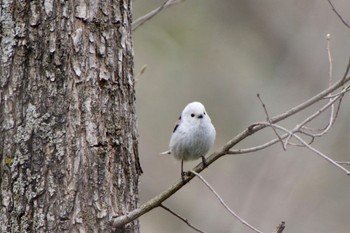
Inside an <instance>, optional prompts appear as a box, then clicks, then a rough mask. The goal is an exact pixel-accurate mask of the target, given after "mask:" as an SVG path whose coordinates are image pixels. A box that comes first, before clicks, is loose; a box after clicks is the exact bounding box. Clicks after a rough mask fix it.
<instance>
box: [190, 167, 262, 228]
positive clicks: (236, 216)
mask: <svg viewBox="0 0 350 233" xmlns="http://www.w3.org/2000/svg"><path fill="white" fill-rule="evenodd" d="M190 172H191V173H193V174H194V175H195V176H197V177H198V178H199V179H200V180H201V181H202V182H203V183H204V184H205V185H206V186H207V187H208V188H209V189H210V191H211V192H212V193H213V194H214V195H215V196H216V198H217V199H218V200H219V201H220V203H221V204H222V205H223V206H224V207H225V209H227V210H228V212H230V213H231V214H232V215H233V216H234V217H235V218H237V219H238V221H240V222H241V223H242V224H243V225H246V226H247V227H249V228H250V229H252V230H253V231H255V232H257V233H262V232H261V231H260V230H258V229H256V228H255V227H253V226H252V225H250V224H249V223H248V222H247V221H245V220H244V219H243V218H241V217H240V216H239V215H238V214H236V213H235V212H234V211H233V210H231V209H230V207H228V205H227V204H226V203H225V202H224V200H223V199H222V198H221V197H220V195H219V194H218V193H217V192H216V191H215V190H214V188H213V187H211V185H210V184H209V183H208V182H207V181H206V180H205V179H204V178H203V177H202V176H201V175H199V174H198V173H197V172H194V171H190Z"/></svg>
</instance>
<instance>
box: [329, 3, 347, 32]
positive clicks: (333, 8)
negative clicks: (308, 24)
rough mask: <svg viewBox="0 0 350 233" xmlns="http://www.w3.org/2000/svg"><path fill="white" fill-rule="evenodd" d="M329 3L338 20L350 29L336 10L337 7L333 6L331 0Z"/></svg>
mask: <svg viewBox="0 0 350 233" xmlns="http://www.w3.org/2000/svg"><path fill="white" fill-rule="evenodd" d="M327 1H328V2H329V5H331V7H332V10H333V11H334V13H335V14H336V15H337V16H338V18H339V19H340V20H341V21H342V22H343V24H344V25H345V26H347V27H348V28H350V25H349V24H348V23H347V22H346V21H345V20H344V19H343V17H342V16H341V15H340V14H339V13H338V11H337V10H336V9H335V7H334V6H333V4H332V2H331V0H327Z"/></svg>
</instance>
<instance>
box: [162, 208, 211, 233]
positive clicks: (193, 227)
mask: <svg viewBox="0 0 350 233" xmlns="http://www.w3.org/2000/svg"><path fill="white" fill-rule="evenodd" d="M159 206H160V207H162V208H163V209H165V210H166V211H168V212H169V213H171V214H172V215H174V216H175V217H177V218H179V219H180V220H181V221H183V222H184V223H186V224H187V226H189V227H191V228H192V229H193V230H195V231H197V232H201V233H205V232H204V231H202V230H200V229H198V228H197V227H195V226H193V224H191V223H190V222H189V221H188V220H187V219H186V218H183V217H181V216H180V215H178V214H177V213H175V212H174V211H172V210H171V209H169V208H168V207H166V206H164V205H163V204H160V205H159Z"/></svg>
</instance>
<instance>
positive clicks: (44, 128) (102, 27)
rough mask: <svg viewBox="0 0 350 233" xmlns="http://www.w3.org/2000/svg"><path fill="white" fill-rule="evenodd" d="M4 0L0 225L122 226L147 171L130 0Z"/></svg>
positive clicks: (54, 228)
mask: <svg viewBox="0 0 350 233" xmlns="http://www.w3.org/2000/svg"><path fill="white" fill-rule="evenodd" d="M0 4H1V12H0V21H1V25H0V42H1V44H0V46H1V51H0V52H1V54H0V56H1V60H0V64H1V66H0V127H1V128H0V130H1V134H0V160H1V165H0V171H1V176H0V188H1V193H0V201H1V208H0V231H1V232H113V230H112V229H111V227H110V225H109V220H110V219H111V218H112V217H113V216H116V215H120V214H123V213H126V212H127V211H130V210H131V209H134V208H136V207H137V205H138V178H139V175H140V173H141V167H140V165H139V162H138V149H137V131H136V115H135V92H134V80H133V52H132V40H131V6H130V5H131V3H130V1H129V0H119V1H117V0H116V1H105V0H97V1H89V0H77V1H66V0H62V1H53V0H44V1H25V0H2V1H0ZM117 232H139V225H138V222H137V221H134V222H132V223H131V224H127V225H126V226H124V227H123V229H118V231H117Z"/></svg>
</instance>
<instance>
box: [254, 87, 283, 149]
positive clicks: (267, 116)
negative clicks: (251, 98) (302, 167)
mask: <svg viewBox="0 0 350 233" xmlns="http://www.w3.org/2000/svg"><path fill="white" fill-rule="evenodd" d="M257 97H258V99H259V100H260V103H261V105H262V107H263V109H264V112H265V115H266V120H267V122H269V123H270V125H271V126H272V123H271V120H270V116H269V113H268V112H267V108H266V105H265V104H264V102H263V101H262V99H261V97H260V94H257ZM271 128H272V130H273V132H274V133H275V134H276V136H277V138H278V139H279V140H280V142H281V145H282V149H283V150H286V147H285V145H284V143H283V140H282V138H281V137H280V135H279V134H278V133H277V131H276V129H275V128H274V127H271Z"/></svg>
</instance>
